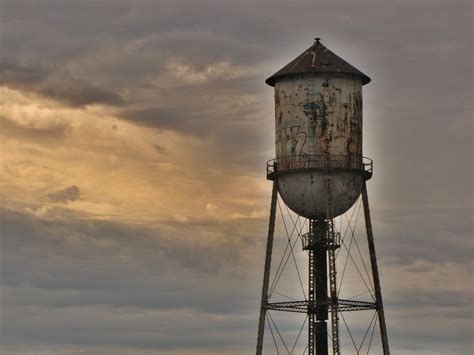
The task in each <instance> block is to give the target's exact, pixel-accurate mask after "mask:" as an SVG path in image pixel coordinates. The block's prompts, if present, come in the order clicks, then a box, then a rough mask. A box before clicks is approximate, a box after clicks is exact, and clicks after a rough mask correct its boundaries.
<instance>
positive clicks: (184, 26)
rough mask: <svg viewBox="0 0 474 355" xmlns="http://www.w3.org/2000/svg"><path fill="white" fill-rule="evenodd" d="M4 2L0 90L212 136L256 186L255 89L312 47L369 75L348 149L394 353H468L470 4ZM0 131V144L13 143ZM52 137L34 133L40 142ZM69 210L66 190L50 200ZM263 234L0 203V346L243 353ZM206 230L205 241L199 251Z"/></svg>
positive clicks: (265, 119) (259, 130) (262, 91)
mask: <svg viewBox="0 0 474 355" xmlns="http://www.w3.org/2000/svg"><path fill="white" fill-rule="evenodd" d="M0 8H1V10H0V16H1V20H2V23H1V25H0V29H1V32H2V39H1V47H2V54H1V55H2V58H1V60H0V84H1V85H4V86H7V87H10V88H14V89H20V90H24V91H27V92H31V93H35V94H38V95H42V96H45V97H48V98H51V99H54V100H57V101H59V102H61V103H64V104H65V105H69V106H71V107H74V108H83V107H86V106H91V105H107V106H109V107H111V108H112V109H113V110H115V111H114V112H115V113H116V115H117V116H118V117H120V119H122V120H124V121H126V122H131V123H133V124H135V125H137V126H143V127H148V128H149V129H150V130H154V129H155V130H167V131H171V132H174V133H177V134H182V135H185V136H186V137H190V138H199V139H203V140H207V141H210V142H213V144H214V145H215V147H216V149H215V152H214V153H213V154H214V156H212V157H211V158H212V159H211V160H212V161H213V162H214V163H215V164H216V166H219V168H220V169H222V170H223V171H225V170H226V169H229V168H232V169H235V167H238V168H239V169H242V170H246V171H247V172H250V173H252V174H255V175H257V174H261V176H262V180H263V179H264V176H263V168H262V167H263V163H264V161H265V160H267V159H270V158H272V154H273V153H272V152H273V132H272V130H273V122H272V117H273V103H272V90H271V89H270V88H268V87H266V86H265V84H264V83H263V81H264V79H265V78H266V77H267V76H269V75H271V74H272V73H273V72H275V71H276V70H278V69H279V68H280V67H281V66H282V65H284V64H286V63H287V62H289V60H291V59H293V58H294V57H296V55H298V54H299V53H300V52H302V51H303V50H304V49H306V48H307V47H308V46H309V45H310V44H311V42H312V38H313V37H315V36H316V35H318V36H321V37H322V38H323V42H324V43H325V44H326V45H327V46H328V47H329V48H331V49H333V50H334V51H335V52H336V53H338V54H340V55H341V56H342V57H344V58H346V59H347V60H348V61H349V62H351V63H353V64H354V65H355V66H356V67H358V68H360V69H361V70H362V71H364V72H366V73H368V74H369V76H371V77H372V79H373V81H372V83H371V84H369V85H368V86H366V87H364V98H365V102H364V110H365V111H364V114H365V116H364V119H365V123H364V124H365V127H364V130H365V131H364V134H365V143H364V144H365V146H364V148H365V151H366V153H367V155H370V156H371V157H372V158H374V160H375V175H374V179H373V181H371V182H370V186H369V189H370V197H371V206H372V207H373V209H374V226H375V231H376V233H377V238H378V239H377V248H378V252H379V255H380V260H381V269H382V271H383V270H386V271H385V273H384V274H383V275H382V276H383V279H382V283H383V286H384V291H385V294H384V296H385V299H386V302H387V304H386V308H387V314H388V319H389V328H390V336H391V342H392V346H393V349H394V352H396V353H398V354H413V353H420V354H436V353H451V354H466V353H471V352H472V342H471V340H470V339H471V337H472V334H471V333H472V307H471V306H470V305H471V304H472V286H471V285H469V283H470V282H471V281H472V279H470V278H469V277H468V276H466V275H470V273H471V272H472V261H471V260H472V255H473V251H472V240H471V238H472V235H473V233H472V232H473V230H472V201H473V200H472V199H473V196H472V181H473V177H472V164H473V163H472V4H471V3H470V2H467V1H431V2H426V1H421V0H420V1H399V2H374V1H362V2H350V1H347V2H338V3H334V2H331V3H318V4H317V5H315V3H314V2H310V1H292V2H284V1H276V2H273V1H272V2H270V1H257V2H246V1H233V2H226V3H225V4H224V3H223V2H222V1H199V2H189V1H154V2H152V1H113V2H112V1H105V0H104V1H99V0H97V1H81V2H74V1H70V2H62V3H61V4H59V3H58V2H57V1H41V2H38V1H22V0H16V1H6V0H5V1H2V4H1V5H0ZM2 121H3V119H2ZM8 122H9V123H8V124H7V123H6V124H5V126H4V127H5V129H6V130H7V129H8V131H6V132H8V133H10V132H11V133H12V134H13V133H14V134H15V135H17V137H24V136H27V135H28V134H29V132H27V133H25V132H20V131H19V130H20V127H15V126H14V124H13V123H11V122H10V121H8ZM2 128H3V127H2ZM21 129H23V128H21ZM55 129H56V130H58V128H57V127H56V128H55ZM59 129H60V131H61V132H63V131H62V128H61V127H60V128H59ZM55 132H56V131H51V132H49V133H44V132H40V133H35V137H36V139H38V140H39V139H42V141H43V142H45V144H47V142H48V140H49V139H52V137H53V136H54V134H55ZM20 134H22V135H23V136H20ZM46 134H48V135H46ZM39 135H43V138H41V137H40V136H39ZM153 149H156V151H157V152H158V153H160V154H163V153H166V154H169V155H172V154H173V152H170V151H168V150H166V148H163V147H161V146H160V145H157V146H155V148H153ZM230 170H231V169H229V171H230ZM232 171H234V170H232ZM68 185H70V183H68V184H64V185H59V186H58V188H59V187H60V186H68ZM81 190H82V186H81ZM50 191H51V190H50ZM43 196H44V195H43ZM79 197H81V196H80V191H79V188H78V187H76V186H69V187H67V188H65V189H63V190H58V191H56V192H52V193H50V194H49V198H50V199H51V200H54V201H56V202H68V201H76V200H78V199H79ZM81 200H82V197H81ZM265 226H266V221H264V220H263V219H255V220H251V221H248V220H246V221H242V222H241V223H240V222H235V221H226V222H222V221H221V222H219V221H217V220H215V219H212V218H210V219H208V220H196V221H189V222H186V223H184V222H183V223H181V222H176V221H170V222H169V223H165V224H163V226H162V227H161V228H154V227H144V226H134V225H130V224H127V223H120V222H117V223H112V222H101V221H97V220H94V219H92V218H90V216H77V215H75V214H72V215H71V216H70V218H67V219H65V220H57V221H50V220H46V221H43V220H41V219H39V218H37V217H33V216H32V215H31V213H29V214H28V213H23V212H22V213H20V212H12V211H11V210H8V209H4V210H3V211H2V224H1V229H0V232H1V238H2V255H1V264H2V268H1V271H2V277H1V282H2V289H3V291H2V298H1V300H2V305H1V306H2V315H1V318H2V319H1V323H2V330H1V338H2V339H1V340H2V343H3V346H2V348H5V349H6V351H9V352H7V354H29V353H31V352H32V351H33V350H38V349H40V350H41V349H43V350H44V351H45V353H48V354H50V353H52V351H53V350H52V349H57V351H58V353H59V354H60V353H61V351H63V350H64V349H67V348H68V347H70V346H74V347H75V348H74V349H76V350H78V352H79V350H80V351H82V352H83V353H87V354H118V353H119V351H124V353H125V351H126V353H127V354H129V351H136V352H137V353H139V352H140V351H141V350H143V349H146V351H152V352H154V353H157V352H158V353H163V354H166V352H167V351H169V353H170V354H173V353H182V354H187V352H188V351H189V353H203V354H222V353H226V354H242V353H251V352H252V351H253V349H254V343H255V342H254V339H255V332H256V309H257V306H258V296H259V292H260V281H261V270H262V264H263V255H264V254H263V253H264V240H263V237H264V235H265V230H264V229H265ZM206 233H211V234H212V235H214V236H219V238H217V240H219V242H217V243H216V244H214V245H212V244H210V245H209V244H204V243H201V242H200V240H204V239H205V238H206V237H207V235H206ZM433 274H434V275H435V276H433ZM410 280H411V281H410ZM402 281H406V283H403V282H402ZM408 281H410V282H411V283H409V282H408ZM291 285H292V286H294V285H295V284H291ZM229 315H230V316H229ZM283 322H284V324H286V327H287V328H291V327H289V326H290V325H291V326H292V327H293V323H291V322H292V321H290V320H286V323H285V321H283ZM290 323H291V324H290ZM293 328H294V327H293ZM184 339H185V340H184ZM125 349H126V350H125ZM190 349H191V350H190ZM55 351H56V350H55ZM193 351H194V352H193Z"/></svg>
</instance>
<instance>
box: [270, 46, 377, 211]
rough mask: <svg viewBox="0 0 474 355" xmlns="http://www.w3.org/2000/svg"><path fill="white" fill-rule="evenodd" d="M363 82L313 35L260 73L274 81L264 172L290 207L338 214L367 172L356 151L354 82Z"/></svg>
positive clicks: (357, 89) (357, 88) (357, 91)
mask: <svg viewBox="0 0 474 355" xmlns="http://www.w3.org/2000/svg"><path fill="white" fill-rule="evenodd" d="M368 82H370V78H369V77H368V76H367V75H365V74H364V73H362V72H361V71H359V70H358V69H356V68H354V67H353V66H352V65H350V64H349V63H347V62H346V61H345V60H343V59H342V58H340V57H338V56H337V55H336V54H334V53H333V52H331V51H330V50H329V49H327V48H326V47H325V46H323V45H322V44H321V42H320V40H319V39H318V38H317V39H316V40H315V42H314V44H313V46H311V47H310V48H308V49H307V50H306V51H305V52H304V53H302V54H301V55H300V56H298V57H297V58H296V59H294V60H293V61H292V62H290V63H289V64H288V65H286V66H285V67H283V68H282V69H281V70H280V71H278V72H277V73H275V74H274V75H272V76H271V77H270V78H268V79H267V80H266V83H267V84H268V85H270V86H274V87H275V134H276V159H274V160H272V161H271V162H269V166H268V177H269V178H270V179H275V180H276V181H277V183H278V188H279V192H280V196H281V197H282V199H283V200H284V202H285V203H286V204H287V205H288V207H290V208H291V209H292V210H293V211H294V212H296V213H297V214H299V215H301V216H303V217H306V218H313V219H314V218H333V217H336V216H338V215H341V214H343V213H344V212H346V211H347V210H348V209H349V208H350V207H351V206H352V205H353V204H354V203H355V201H356V200H357V198H358V196H359V195H360V192H361V189H362V184H363V181H364V180H363V179H367V178H369V177H370V176H371V165H370V168H366V169H364V167H366V166H365V164H364V161H363V157H362V86H363V85H365V84H367V83H368ZM367 167H368V165H367Z"/></svg>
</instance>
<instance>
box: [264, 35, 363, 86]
mask: <svg viewBox="0 0 474 355" xmlns="http://www.w3.org/2000/svg"><path fill="white" fill-rule="evenodd" d="M307 73H346V74H352V75H357V76H360V77H361V79H362V85H365V84H367V83H369V82H370V78H369V77H368V76H367V75H365V74H364V73H362V72H361V71H360V70H358V69H356V68H355V67H353V66H352V65H350V64H349V63H347V62H346V61H345V60H344V59H342V58H341V57H339V56H337V55H336V54H334V53H333V52H332V51H330V50H329V49H327V48H326V47H325V46H323V45H322V44H321V42H320V39H319V38H316V39H315V41H314V44H313V45H312V46H311V47H309V48H308V49H307V50H306V51H304V52H303V53H302V54H300V55H299V56H298V57H296V58H295V59H294V60H293V61H291V62H290V63H289V64H287V65H286V66H284V67H283V68H282V69H280V70H279V71H277V72H276V73H275V74H273V75H272V76H271V77H269V78H268V79H267V80H265V82H266V83H267V84H268V85H270V86H275V83H276V82H277V81H278V79H280V78H281V77H284V76H289V75H295V74H307Z"/></svg>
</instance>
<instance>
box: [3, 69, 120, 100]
mask: <svg viewBox="0 0 474 355" xmlns="http://www.w3.org/2000/svg"><path fill="white" fill-rule="evenodd" d="M0 85H4V86H7V87H10V88H14V89H21V90H24V91H27V92H28V91H29V92H34V93H37V94H40V95H43V96H46V97H50V98H52V99H55V100H58V101H61V102H64V103H66V104H68V105H71V106H74V107H80V106H85V105H91V104H107V105H121V104H123V100H122V98H121V97H120V96H119V95H117V94H116V93H114V92H112V91H108V90H104V89H102V88H99V87H97V86H94V85H92V84H90V83H88V82H86V81H84V80H80V79H77V78H74V77H72V76H70V75H69V74H67V73H55V72H54V69H49V70H47V69H45V68H42V67H34V66H17V65H15V64H11V63H8V62H4V63H0Z"/></svg>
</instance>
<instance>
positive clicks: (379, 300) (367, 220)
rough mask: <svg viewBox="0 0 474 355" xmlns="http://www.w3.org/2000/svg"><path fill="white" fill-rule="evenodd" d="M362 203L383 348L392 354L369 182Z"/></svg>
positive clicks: (365, 187)
mask: <svg viewBox="0 0 474 355" xmlns="http://www.w3.org/2000/svg"><path fill="white" fill-rule="evenodd" d="M362 203H363V204H364V216H365V227H366V229H367V242H368V244H369V253H370V264H371V267H372V277H373V280H374V288H375V290H374V291H375V303H376V306H377V313H378V316H379V325H380V335H381V337H382V348H383V354H384V355H390V350H389V347H388V337H387V326H386V324H385V314H384V311H383V301H382V288H381V286H380V278H379V269H378V267H377V256H376V254H375V243H374V234H373V231H372V221H371V219H370V210H369V198H368V196H367V184H366V183H365V182H364V186H363V188H362Z"/></svg>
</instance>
